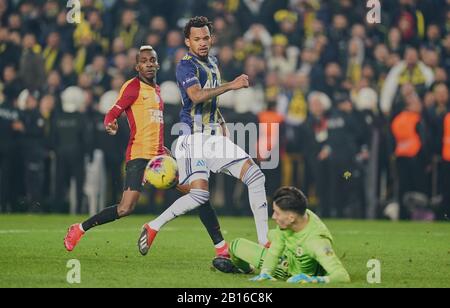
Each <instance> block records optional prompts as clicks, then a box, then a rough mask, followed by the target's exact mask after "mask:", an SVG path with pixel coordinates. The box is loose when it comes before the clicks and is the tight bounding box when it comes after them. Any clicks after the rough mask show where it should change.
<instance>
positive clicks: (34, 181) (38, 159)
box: [21, 95, 49, 210]
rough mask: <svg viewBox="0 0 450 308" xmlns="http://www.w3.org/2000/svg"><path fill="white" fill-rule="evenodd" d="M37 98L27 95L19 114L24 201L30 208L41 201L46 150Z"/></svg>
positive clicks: (42, 120)
mask: <svg viewBox="0 0 450 308" xmlns="http://www.w3.org/2000/svg"><path fill="white" fill-rule="evenodd" d="M38 99H39V98H38V97H35V96H34V95H28V98H27V100H26V109H25V111H24V112H23V114H22V115H21V118H22V122H23V124H24V128H25V129H24V133H23V137H22V153H23V154H22V155H23V158H24V159H25V190H26V201H27V203H29V205H30V206H31V209H32V210H37V208H36V207H38V206H39V204H40V203H41V202H42V201H43V191H44V180H45V158H46V157H47V150H48V148H47V146H48V140H47V139H46V135H45V121H44V119H43V117H42V115H41V112H40V110H39V101H38ZM44 99H49V98H44Z"/></svg>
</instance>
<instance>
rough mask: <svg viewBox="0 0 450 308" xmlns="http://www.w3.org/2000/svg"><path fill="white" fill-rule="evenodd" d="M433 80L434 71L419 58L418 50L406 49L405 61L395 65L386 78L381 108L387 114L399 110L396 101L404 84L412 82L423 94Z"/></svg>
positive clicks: (416, 89) (417, 90) (418, 91)
mask: <svg viewBox="0 0 450 308" xmlns="http://www.w3.org/2000/svg"><path fill="white" fill-rule="evenodd" d="M433 81H434V74H433V71H432V70H431V69H430V68H429V67H428V66H426V65H425V64H424V63H423V62H421V61H420V60H419V55H418V52H417V50H416V49H414V48H408V49H406V51H405V57H404V61H401V62H400V63H399V64H397V65H396V66H395V67H393V68H392V69H391V71H390V72H389V75H388V76H387V78H386V81H385V83H384V87H383V89H382V93H381V110H382V111H383V112H384V113H385V114H390V113H391V112H394V113H395V111H396V110H398V108H397V109H396V108H395V106H394V101H395V99H396V97H398V89H399V88H400V87H401V86H402V85H405V84H412V85H413V87H414V88H415V91H416V92H417V93H418V94H419V95H421V96H423V95H425V91H426V90H427V89H428V88H429V87H430V86H431V85H432V83H433ZM400 110H401V108H400Z"/></svg>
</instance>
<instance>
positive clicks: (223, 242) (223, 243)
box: [214, 240, 227, 249]
mask: <svg viewBox="0 0 450 308" xmlns="http://www.w3.org/2000/svg"><path fill="white" fill-rule="evenodd" d="M226 243H227V242H225V240H223V241H222V242H220V243H219V244H217V245H214V247H215V248H217V249H220V248H223V247H224V246H225V244H226Z"/></svg>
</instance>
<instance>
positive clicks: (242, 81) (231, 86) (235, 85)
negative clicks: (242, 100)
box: [187, 75, 249, 105]
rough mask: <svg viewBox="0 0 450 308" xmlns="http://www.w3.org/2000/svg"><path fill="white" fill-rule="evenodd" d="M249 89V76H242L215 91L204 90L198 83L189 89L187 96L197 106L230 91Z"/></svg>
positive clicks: (214, 89)
mask: <svg viewBox="0 0 450 308" xmlns="http://www.w3.org/2000/svg"><path fill="white" fill-rule="evenodd" d="M248 87H249V82H248V76H247V75H241V76H239V77H237V78H236V79H235V80H233V81H231V82H228V83H224V84H223V85H221V86H220V87H217V88H213V89H202V88H201V87H200V84H198V83H197V84H195V85H193V86H191V87H189V88H188V89H187V94H188V95H189V98H190V99H191V100H192V102H193V103H194V104H195V105H197V104H200V103H203V102H206V101H208V100H210V99H212V98H213V97H216V96H219V95H222V94H224V93H226V92H228V91H232V90H239V89H243V88H248Z"/></svg>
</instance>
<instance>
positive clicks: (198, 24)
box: [184, 16, 213, 38]
mask: <svg viewBox="0 0 450 308" xmlns="http://www.w3.org/2000/svg"><path fill="white" fill-rule="evenodd" d="M205 26H206V27H208V29H209V32H211V33H212V32H213V24H212V22H210V21H209V20H208V18H207V17H205V16H195V17H193V18H191V19H190V20H189V21H188V23H187V24H186V26H185V27H184V37H185V38H189V36H190V35H191V29H192V28H203V27H205Z"/></svg>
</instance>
